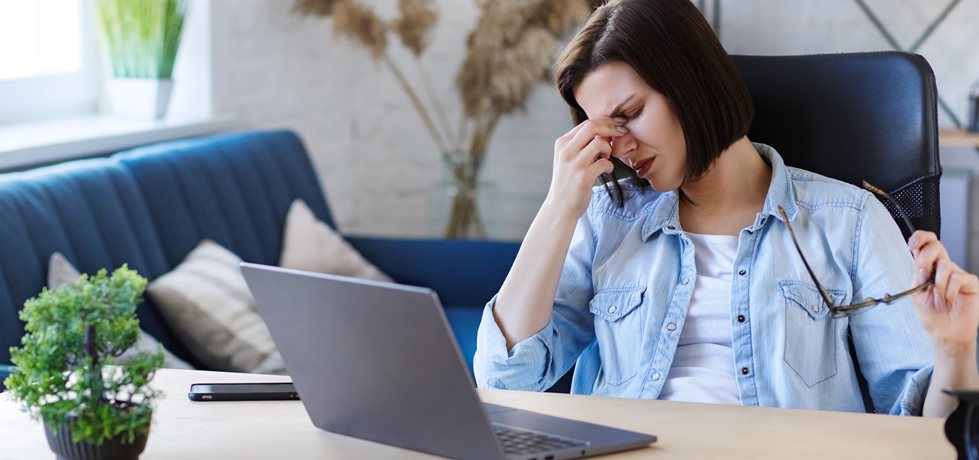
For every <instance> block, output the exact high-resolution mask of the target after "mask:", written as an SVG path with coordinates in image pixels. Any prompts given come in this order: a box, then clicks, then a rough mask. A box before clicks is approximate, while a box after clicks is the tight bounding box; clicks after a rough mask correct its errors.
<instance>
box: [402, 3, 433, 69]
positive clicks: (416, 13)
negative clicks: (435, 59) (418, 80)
mask: <svg viewBox="0 0 979 460" xmlns="http://www.w3.org/2000/svg"><path fill="white" fill-rule="evenodd" d="M398 11H399V12H400V13H401V17H400V18H399V19H398V20H396V21H394V23H393V24H392V26H393V29H394V33H396V34H398V37H400V38H401V43H403V44H404V45H405V47H406V48H408V49H409V50H411V52H412V53H414V54H415V57H418V56H421V54H422V53H423V52H425V48H427V47H428V41H429V39H430V38H431V37H430V34H431V31H432V28H433V27H435V24H436V23H437V22H438V20H439V13H438V11H436V10H435V5H434V4H433V3H432V0H399V1H398Z"/></svg>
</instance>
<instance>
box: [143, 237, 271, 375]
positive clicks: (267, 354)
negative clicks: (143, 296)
mask: <svg viewBox="0 0 979 460" xmlns="http://www.w3.org/2000/svg"><path fill="white" fill-rule="evenodd" d="M240 263H241V259H239V258H238V256H236V255H234V254H233V253H232V252H231V251H228V250H227V249H225V248H223V247H221V246H220V245H219V244H217V243H215V242H213V241H211V240H203V241H201V242H200V244H198V245H197V247H196V248H194V250H193V251H191V252H190V254H188V255H187V257H186V258H185V259H184V261H183V262H181V263H180V265H178V266H177V267H176V268H174V269H173V270H172V271H170V272H169V273H167V274H165V275H163V276H161V277H159V278H157V279H155V280H153V282H151V283H150V284H149V286H148V287H147V289H146V291H147V293H148V294H149V296H150V297H151V298H152V299H153V301H154V302H155V303H156V305H157V307H159V309H160V312H161V313H162V314H163V317H164V318H165V319H166V320H167V322H168V323H169V324H170V327H171V328H172V329H173V330H174V332H175V333H176V334H178V335H180V336H181V338H182V339H183V340H184V343H186V344H187V345H188V348H190V350H191V351H192V352H193V353H194V354H195V356H197V358H199V359H200V360H201V362H203V363H204V364H207V366H208V367H210V368H213V369H217V370H224V371H233V372H254V373H261V374H273V373H274V374H284V373H285V366H284V364H283V363H282V357H281V356H279V353H278V352H277V351H276V349H275V344H274V343H273V342H272V337H271V336H270V335H269V331H268V329H267V328H266V327H265V323H264V322H263V321H262V318H261V317H260V316H259V314H258V311H257V310H256V309H255V301H254V300H253V299H252V296H251V293H250V292H249V291H248V287H247V285H246V284H245V279H244V278H243V277H242V276H241V271H240V268H239V264H240Z"/></svg>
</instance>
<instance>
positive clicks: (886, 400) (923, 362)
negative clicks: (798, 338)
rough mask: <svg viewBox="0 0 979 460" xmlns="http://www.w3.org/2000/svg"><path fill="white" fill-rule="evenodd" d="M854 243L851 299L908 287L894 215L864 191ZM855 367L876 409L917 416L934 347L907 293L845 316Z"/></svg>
mask: <svg viewBox="0 0 979 460" xmlns="http://www.w3.org/2000/svg"><path fill="white" fill-rule="evenodd" d="M857 232H858V234H857V240H856V244H855V257H856V271H855V276H854V289H853V301H855V302H857V301H860V300H862V299H866V298H870V297H880V296H882V295H884V294H885V293H897V292H901V291H904V290H906V289H908V288H910V287H912V286H911V280H912V273H913V271H914V261H913V260H912V258H911V253H910V251H909V250H908V247H907V244H906V243H905V241H904V237H903V236H902V235H901V232H900V230H899V229H898V227H897V224H896V223H895V222H894V219H893V218H892V217H891V215H890V214H889V213H888V212H887V210H886V209H885V208H884V206H883V205H882V204H881V203H880V202H879V201H877V200H876V199H875V198H873V197H872V196H871V195H870V194H868V198H867V200H866V202H865V205H864V209H863V212H862V213H861V218H860V224H859V225H858V227H857ZM849 321H850V332H851V334H852V336H853V343H854V346H855V348H856V351H857V359H858V361H859V363H860V370H861V372H862V373H863V375H864V377H865V378H866V380H867V386H868V389H869V391H870V397H871V399H873V402H874V408H875V409H876V411H877V412H879V413H887V414H895V415H897V414H900V415H921V410H922V407H923V405H924V399H925V394H926V393H927V391H928V384H929V382H930V381H931V371H932V367H933V361H932V359H933V356H934V351H933V349H932V345H931V340H930V339H929V338H928V334H927V333H926V332H925V330H924V328H923V327H922V326H921V324H920V323H919V322H918V319H917V317H916V316H915V312H914V303H913V302H912V300H911V297H910V296H908V297H903V298H901V299H900V300H898V301H897V302H895V303H894V304H891V305H878V306H876V307H873V308H871V309H869V310H868V311H866V312H863V313H860V314H857V315H855V316H853V317H851V318H850V319H849Z"/></svg>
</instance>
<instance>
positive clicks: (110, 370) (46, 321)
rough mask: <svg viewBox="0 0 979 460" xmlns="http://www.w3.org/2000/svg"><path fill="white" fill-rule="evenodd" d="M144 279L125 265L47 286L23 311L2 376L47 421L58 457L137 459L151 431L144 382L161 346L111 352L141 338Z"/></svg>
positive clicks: (150, 393) (149, 391) (159, 359)
mask: <svg viewBox="0 0 979 460" xmlns="http://www.w3.org/2000/svg"><path fill="white" fill-rule="evenodd" d="M145 288H146V279H145V278H143V277H141V276H139V274H137V273H136V272H135V271H133V270H130V269H129V268H128V267H127V266H126V265H123V266H122V267H120V268H119V269H117V270H115V271H114V272H113V273H112V276H111V277H110V276H108V275H107V273H106V271H105V269H102V270H99V272H98V273H97V274H96V275H95V276H93V277H89V276H88V275H82V276H81V277H80V278H79V279H78V281H76V282H74V283H71V284H65V285H63V286H61V287H59V288H58V289H55V290H48V289H44V290H42V291H41V293H40V295H38V296H37V297H35V298H32V299H30V300H28V301H27V302H26V303H25V304H24V308H23V310H21V312H20V318H21V319H22V320H24V321H25V322H26V325H25V326H24V328H25V330H26V331H27V333H26V334H25V335H24V337H23V338H22V339H21V344H22V346H21V347H20V348H17V347H11V349H10V356H11V358H10V360H11V362H13V363H14V365H15V366H16V367H15V370H14V373H13V374H11V376H10V377H7V379H6V380H5V381H4V384H5V385H6V387H7V389H8V390H10V393H11V395H12V396H13V399H14V400H16V401H18V402H20V403H21V404H22V408H23V409H24V410H25V411H27V412H29V413H30V414H31V416H32V417H34V418H35V419H37V418H40V419H41V420H42V421H43V422H44V431H45V434H46V435H47V439H48V444H49V445H50V447H51V450H52V451H54V452H55V453H56V454H57V455H58V458H68V459H89V458H120V459H122V458H127V459H128V458H138V457H139V454H140V453H141V452H142V451H143V448H144V447H145V446H146V439H147V436H148V435H149V428H150V417H151V415H152V410H153V401H154V400H155V399H156V398H158V397H159V396H160V393H159V391H157V390H155V389H153V388H151V387H149V386H148V383H149V381H150V379H152V377H153V374H154V371H156V369H158V368H159V367H160V366H161V365H162V364H163V351H162V350H158V351H157V352H155V353H147V352H143V353H138V354H136V355H135V356H133V357H130V358H127V360H126V361H125V362H120V361H118V360H117V359H116V358H118V357H119V356H121V355H122V353H123V352H124V351H126V350H127V349H128V348H130V347H131V346H133V345H134V344H135V343H136V341H137V340H138V338H139V320H138V319H137V318H136V315H135V312H136V305H137V304H138V303H139V302H140V301H141V299H142V294H143V290H144V289H145Z"/></svg>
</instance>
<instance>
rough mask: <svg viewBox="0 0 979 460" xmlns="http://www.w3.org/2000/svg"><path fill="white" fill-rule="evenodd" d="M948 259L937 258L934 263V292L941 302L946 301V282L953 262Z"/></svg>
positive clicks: (952, 268)
mask: <svg viewBox="0 0 979 460" xmlns="http://www.w3.org/2000/svg"><path fill="white" fill-rule="evenodd" d="M951 262H952V261H950V260H948V259H939V260H938V261H937V263H936V265H935V285H934V286H935V287H934V289H935V294H936V295H937V296H938V297H940V298H941V299H942V302H943V303H946V304H947V303H948V295H947V291H948V282H949V278H950V277H951V276H952V273H953V270H954V269H955V268H958V267H955V264H953V263H951Z"/></svg>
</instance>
